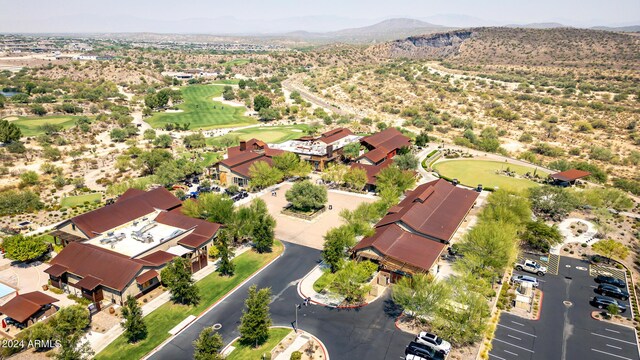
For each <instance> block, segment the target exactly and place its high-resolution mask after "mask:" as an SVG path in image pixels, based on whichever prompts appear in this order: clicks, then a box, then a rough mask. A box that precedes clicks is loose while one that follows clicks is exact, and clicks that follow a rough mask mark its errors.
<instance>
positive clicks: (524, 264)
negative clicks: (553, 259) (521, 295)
mask: <svg viewBox="0 0 640 360" xmlns="http://www.w3.org/2000/svg"><path fill="white" fill-rule="evenodd" d="M515 268H516V270H518V271H526V272H530V273H532V274H537V275H538V276H544V274H546V273H547V268H546V267H544V266H542V265H540V264H538V263H537V262H535V261H533V260H525V261H518V262H517V263H516V266H515Z"/></svg>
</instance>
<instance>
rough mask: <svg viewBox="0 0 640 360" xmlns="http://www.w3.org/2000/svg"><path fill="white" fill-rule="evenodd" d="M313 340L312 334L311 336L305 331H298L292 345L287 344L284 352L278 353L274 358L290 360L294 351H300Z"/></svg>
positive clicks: (276, 359)
mask: <svg viewBox="0 0 640 360" xmlns="http://www.w3.org/2000/svg"><path fill="white" fill-rule="evenodd" d="M309 340H311V336H309V335H308V334H307V333H305V332H304V331H298V334H297V335H296V338H295V340H293V342H292V343H291V345H289V346H287V348H286V349H284V351H283V352H281V353H280V354H278V356H276V358H275V359H274V360H289V359H291V354H292V353H293V352H294V351H300V349H302V347H303V346H304V345H305V344H307V343H308V342H309Z"/></svg>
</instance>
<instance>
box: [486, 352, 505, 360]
mask: <svg viewBox="0 0 640 360" xmlns="http://www.w3.org/2000/svg"><path fill="white" fill-rule="evenodd" d="M489 356H493V357H494V358H496V359H498V360H507V359H505V358H503V357H500V356H498V355H493V354H492V353H489Z"/></svg>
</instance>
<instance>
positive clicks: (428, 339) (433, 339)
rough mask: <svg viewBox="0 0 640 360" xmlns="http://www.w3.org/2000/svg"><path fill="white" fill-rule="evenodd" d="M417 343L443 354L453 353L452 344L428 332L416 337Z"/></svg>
mask: <svg viewBox="0 0 640 360" xmlns="http://www.w3.org/2000/svg"><path fill="white" fill-rule="evenodd" d="M416 342H417V343H420V344H424V345H427V346H429V347H431V348H432V349H434V350H436V351H439V352H441V353H443V354H448V353H449V352H450V351H451V344H450V343H449V342H448V341H445V340H443V339H442V338H440V337H439V336H438V335H436V334H433V333H429V332H426V331H422V332H421V333H419V334H418V336H416Z"/></svg>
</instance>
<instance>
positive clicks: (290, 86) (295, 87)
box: [282, 79, 348, 115]
mask: <svg viewBox="0 0 640 360" xmlns="http://www.w3.org/2000/svg"><path fill="white" fill-rule="evenodd" d="M282 87H283V88H284V89H286V90H289V91H291V92H294V91H297V92H299V93H300V96H301V97H302V98H303V99H305V100H306V101H308V102H310V103H312V104H314V105H316V106H319V107H322V108H325V109H327V110H329V111H331V112H333V113H336V114H338V115H348V112H346V111H344V110H342V109H339V108H337V107H335V106H333V105H331V104H329V103H327V102H326V101H325V100H324V99H322V98H320V97H319V96H317V95H314V94H312V93H311V92H309V91H308V90H307V88H305V87H304V86H301V85H300V84H298V83H296V81H295V80H293V81H292V80H291V79H287V80H284V81H283V82H282Z"/></svg>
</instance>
